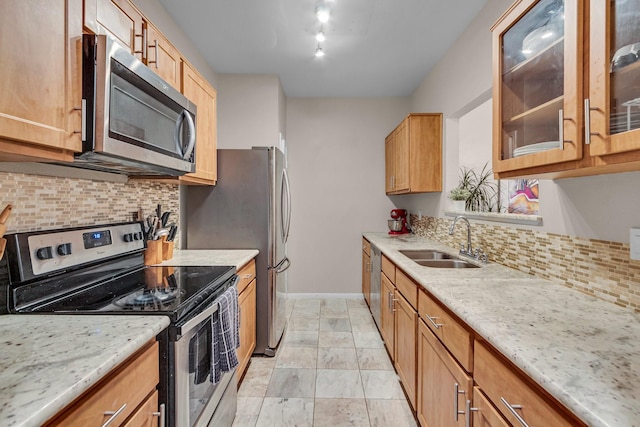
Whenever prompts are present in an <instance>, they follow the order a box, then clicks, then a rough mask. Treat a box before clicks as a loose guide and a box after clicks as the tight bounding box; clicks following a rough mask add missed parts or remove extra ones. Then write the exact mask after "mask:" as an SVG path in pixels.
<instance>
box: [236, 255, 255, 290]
mask: <svg viewBox="0 0 640 427" xmlns="http://www.w3.org/2000/svg"><path fill="white" fill-rule="evenodd" d="M237 274H238V276H239V277H240V281H239V282H238V295H239V294H241V293H242V292H243V291H244V289H245V288H246V287H247V286H249V283H251V282H252V281H253V279H255V278H256V260H255V259H252V260H251V261H249V262H248V263H247V264H245V265H244V266H242V268H240V270H238V273H237Z"/></svg>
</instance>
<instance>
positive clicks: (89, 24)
mask: <svg viewBox="0 0 640 427" xmlns="http://www.w3.org/2000/svg"><path fill="white" fill-rule="evenodd" d="M84 26H85V27H86V28H87V29H89V30H91V31H92V32H94V33H95V34H105V32H108V33H109V34H111V35H112V36H114V37H115V38H116V40H118V42H119V43H120V44H122V45H123V46H125V47H126V48H128V49H129V50H130V51H131V53H134V54H135V55H136V57H137V58H138V59H139V60H141V61H142V60H143V51H144V47H143V45H142V44H143V26H144V19H143V17H142V14H141V13H140V12H139V11H138V9H136V8H135V7H134V6H133V5H132V4H131V3H130V2H129V1H128V0H84Z"/></svg>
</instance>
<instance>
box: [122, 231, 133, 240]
mask: <svg viewBox="0 0 640 427" xmlns="http://www.w3.org/2000/svg"><path fill="white" fill-rule="evenodd" d="M124 241H125V242H132V241H133V233H127V234H125V235H124Z"/></svg>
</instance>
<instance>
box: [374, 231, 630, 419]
mask: <svg viewBox="0 0 640 427" xmlns="http://www.w3.org/2000/svg"><path fill="white" fill-rule="evenodd" d="M364 237H366V238H367V240H369V242H371V243H372V244H374V245H375V246H376V247H378V248H379V249H380V250H381V251H382V253H383V254H384V255H386V256H387V258H389V259H390V260H391V261H393V262H394V264H396V265H397V266H398V267H400V268H401V269H402V270H403V271H404V272H405V273H406V274H407V275H409V276H410V277H412V278H413V279H414V280H416V281H417V282H418V283H420V284H421V285H422V286H423V287H424V288H425V289H427V290H428V291H429V292H430V293H432V294H433V295H434V296H436V297H437V298H438V299H439V300H440V301H441V302H443V303H444V304H445V305H447V306H448V307H449V308H450V309H451V311H453V312H454V313H455V314H456V315H457V316H458V317H460V319H462V320H463V321H464V322H466V323H467V324H468V325H469V326H470V327H471V328H473V329H474V330H475V331H476V332H477V333H478V334H479V335H481V336H482V337H484V338H485V339H486V340H487V341H488V342H489V343H491V344H492V345H493V346H494V347H495V348H497V349H498V350H500V352H501V353H502V354H503V355H504V356H505V357H507V358H508V359H509V360H511V361H512V362H513V363H514V364H515V365H516V366H518V367H520V368H521V369H522V370H523V371H524V372H526V373H527V374H528V375H529V376H530V377H531V378H532V379H534V380H535V381H536V382H537V383H538V384H539V385H540V386H542V387H543V388H544V389H545V390H547V391H548V392H549V393H550V394H551V395H553V396H554V397H555V398H556V399H558V401H559V402H561V403H562V404H564V405H565V406H566V407H567V408H568V409H570V410H571V411H572V412H574V413H575V414H576V415H577V416H578V417H579V418H580V419H582V420H583V421H584V422H585V423H586V424H588V425H589V426H593V427H605V426H606V427H632V426H640V405H639V404H638V403H639V402H640V315H639V314H637V313H634V312H632V311H630V310H628V309H624V308H620V307H617V306H615V305H614V304H611V303H609V302H605V301H602V300H599V299H596V298H594V297H591V296H589V295H586V294H583V293H581V292H578V291H576V290H573V289H570V288H568V287H564V286H562V285H559V284H555V283H552V282H549V281H546V280H542V279H538V278H535V277H534V276H530V275H528V274H525V273H522V272H519V271H516V270H513V269H510V268H507V267H504V266H501V265H499V264H496V263H491V262H489V264H487V265H484V266H482V268H470V269H437V268H429V267H423V266H420V265H418V264H416V263H415V262H413V261H411V260H410V259H409V258H407V257H406V256H404V255H403V254H401V253H400V252H398V251H399V250H401V249H437V250H441V251H443V252H448V253H450V254H456V251H455V250H454V249H452V248H450V247H448V246H445V245H442V244H439V243H438V242H436V241H433V240H429V239H425V238H422V237H419V236H415V235H400V236H389V235H388V234H386V233H364ZM489 255H490V254H489ZM480 386H482V385H480Z"/></svg>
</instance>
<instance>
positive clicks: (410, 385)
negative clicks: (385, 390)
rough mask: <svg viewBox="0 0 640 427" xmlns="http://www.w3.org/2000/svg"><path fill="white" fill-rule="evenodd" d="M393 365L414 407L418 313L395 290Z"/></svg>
mask: <svg viewBox="0 0 640 427" xmlns="http://www.w3.org/2000/svg"><path fill="white" fill-rule="evenodd" d="M394 302H395V340H396V342H395V351H396V359H395V367H396V371H397V372H398V376H399V377H400V380H401V381H402V385H403V386H404V390H405V392H406V394H407V397H408V399H409V403H410V404H411V407H413V408H415V407H416V384H417V362H416V353H417V348H416V338H417V328H418V313H416V311H415V309H414V308H413V307H411V305H410V304H409V302H408V301H407V300H406V299H405V298H404V297H403V296H402V295H401V294H400V293H399V292H397V291H396V298H395V301H394Z"/></svg>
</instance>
